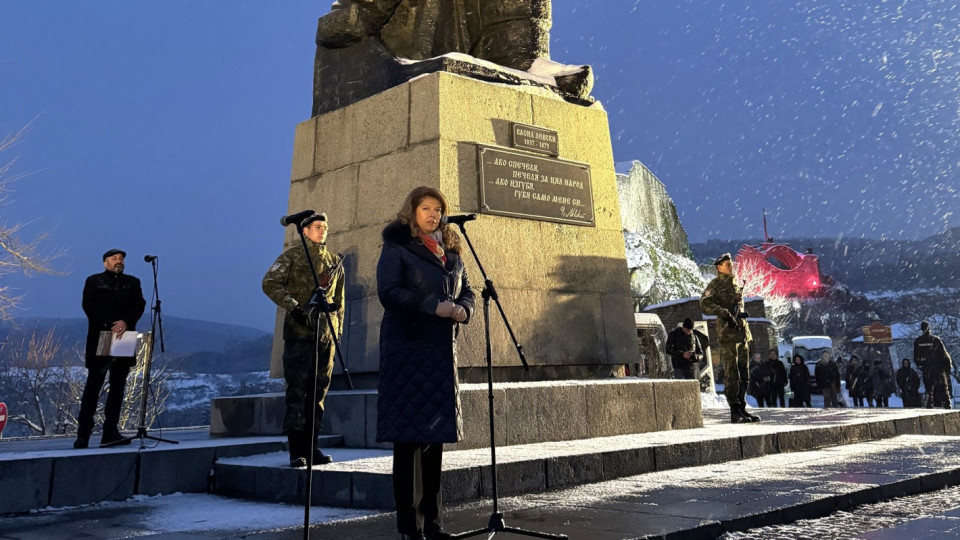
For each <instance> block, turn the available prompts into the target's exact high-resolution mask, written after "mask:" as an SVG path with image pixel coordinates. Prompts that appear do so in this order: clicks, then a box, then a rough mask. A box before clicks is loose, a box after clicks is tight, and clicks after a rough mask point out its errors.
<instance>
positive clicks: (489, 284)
mask: <svg viewBox="0 0 960 540" xmlns="http://www.w3.org/2000/svg"><path fill="white" fill-rule="evenodd" d="M456 223H457V225H458V226H459V227H460V232H461V233H463V238H464V240H466V241H467V246H468V247H469V248H470V253H472V254H473V260H474V261H476V262H477V267H478V268H479V269H480V274H481V275H482V276H483V291H482V292H481V293H480V294H481V296H482V297H483V327H484V333H483V334H484V336H483V337H484V339H485V341H486V353H487V397H488V400H489V402H490V406H489V413H490V464H491V470H492V473H493V512H492V513H491V514H490V520H489V521H488V523H487V526H486V527H485V528H483V529H477V530H473V531H467V532H462V533H458V534H455V535H453V537H454V538H458V539H459V538H470V537H473V536H480V535H484V534H485V535H487V539H488V540H489V539H491V538H493V537H494V535H496V534H497V533H498V532H508V533H512V534H517V535H521V536H531V537H534V538H548V539H558V540H563V539H566V538H567V535H565V534H550V533H542V532H537V531H528V530H525V529H519V528H517V527H508V526H507V524H506V522H504V520H503V512H501V511H500V508H499V502H500V501H499V499H500V497H499V494H498V491H497V443H496V435H495V434H496V430H495V429H494V428H495V425H494V417H493V352H492V350H491V346H490V299H493V301H494V303H495V304H497V310H498V311H499V312H500V318H501V319H503V323H504V324H505V325H506V327H507V332H508V333H509V334H510V339H511V340H512V341H513V346H514V348H516V349H517V355H518V356H519V357H520V362H521V363H522V364H523V368H524V369H525V370H529V369H530V366H529V365H528V364H527V359H526V358H525V357H524V355H523V347H522V346H521V345H520V343H519V342H518V341H517V336H516V335H514V333H513V328H511V327H510V321H508V320H507V315H506V313H504V312H503V306H502V305H501V304H500V297H499V295H497V290H496V289H495V288H494V286H493V280H491V279H490V278H488V277H487V273H486V272H485V271H484V269H483V264H481V263H480V258H479V257H478V256H477V250H475V249H474V248H473V243H472V242H470V236H469V235H467V229H466V227H465V226H464V222H463V221H458V222H456Z"/></svg>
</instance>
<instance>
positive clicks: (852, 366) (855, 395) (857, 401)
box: [843, 355, 864, 407]
mask: <svg viewBox="0 0 960 540" xmlns="http://www.w3.org/2000/svg"><path fill="white" fill-rule="evenodd" d="M861 370H862V368H861V366H860V359H859V358H858V357H857V355H853V356H851V357H850V362H849V363H848V364H847V369H846V371H845V372H844V374H843V380H844V381H845V382H846V383H847V394H849V395H850V399H852V400H853V406H854V407H863V398H864V395H863V384H862V383H861V381H860V375H861Z"/></svg>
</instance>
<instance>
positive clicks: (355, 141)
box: [272, 72, 637, 388]
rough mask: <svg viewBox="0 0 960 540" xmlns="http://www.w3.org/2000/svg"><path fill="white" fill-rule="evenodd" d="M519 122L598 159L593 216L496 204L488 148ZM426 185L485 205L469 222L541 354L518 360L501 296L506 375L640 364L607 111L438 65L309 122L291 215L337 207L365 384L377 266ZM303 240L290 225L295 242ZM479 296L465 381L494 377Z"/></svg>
mask: <svg viewBox="0 0 960 540" xmlns="http://www.w3.org/2000/svg"><path fill="white" fill-rule="evenodd" d="M514 122H517V123H522V124H527V125H533V126H538V127H542V128H546V129H549V130H553V131H555V132H556V133H557V138H558V150H559V159H561V160H565V161H569V162H579V163H582V164H585V165H586V166H588V168H589V171H590V177H591V183H592V206H593V207H592V208H591V209H589V210H591V211H592V212H591V214H592V216H593V223H592V226H584V225H575V224H568V223H557V222H550V221H540V220H536V219H523V218H518V217H506V216H502V215H491V214H488V213H484V210H485V209H484V208H482V207H481V199H480V180H479V176H478V170H479V168H478V148H479V146H478V145H483V146H485V147H498V148H505V149H509V147H510V146H511V133H512V131H511V130H512V123H514ZM540 157H541V158H549V156H540ZM551 159H552V158H551ZM421 185H429V186H434V187H437V188H439V189H440V190H441V191H442V192H443V193H444V194H445V195H446V197H447V199H448V202H449V204H450V206H451V212H452V213H479V214H480V216H479V218H478V219H477V220H476V221H475V222H472V223H470V224H468V225H467V226H468V227H469V229H468V230H469V234H470V238H471V240H472V241H473V244H474V246H475V247H476V248H477V250H478V252H479V254H480V257H481V260H482V263H483V265H484V268H485V269H486V270H487V272H488V274H489V276H490V278H491V279H492V280H493V281H494V282H495V284H496V288H497V291H498V292H499V294H500V299H501V302H502V304H503V307H504V310H505V312H506V314H507V316H508V317H509V319H510V323H511V325H512V327H513V329H514V332H515V334H516V335H517V337H518V339H519V340H520V343H521V344H522V345H523V349H524V351H525V353H526V357H527V360H528V362H529V363H530V365H531V369H530V370H529V371H524V370H522V369H520V368H519V366H520V361H519V359H518V357H517V354H516V351H515V350H514V347H513V344H512V342H511V341H510V339H509V335H508V333H507V331H506V329H505V327H504V325H503V323H502V321H501V320H500V317H499V314H498V313H497V311H496V309H495V307H494V308H493V309H492V313H491V333H492V342H493V363H494V366H495V368H496V370H497V380H499V381H504V380H513V381H519V380H559V379H571V378H580V379H582V378H591V377H608V376H611V375H614V374H619V373H622V366H623V365H625V364H630V363H633V362H635V359H636V356H637V344H636V330H635V328H634V323H633V301H632V298H631V295H630V287H629V283H628V271H627V266H626V261H625V250H624V242H623V236H622V232H621V223H620V211H619V201H618V198H617V187H616V176H615V172H614V164H613V152H612V150H611V144H610V131H609V126H608V123H607V116H606V112H605V111H604V110H603V109H602V108H600V107H599V106H593V107H584V106H582V105H574V104H571V103H567V102H565V101H564V100H562V99H561V98H559V97H557V96H556V95H554V94H553V93H551V92H548V91H545V90H543V89H538V88H534V87H524V86H507V85H500V84H493V83H488V82H483V81H478V80H474V79H470V78H466V77H462V76H458V75H453V74H450V73H445V72H437V73H431V74H429V75H424V76H422V77H421V78H418V79H415V80H412V81H410V82H407V83H404V84H402V85H400V86H397V87H394V88H391V89H389V90H386V91H384V92H381V93H379V94H377V95H374V96H372V97H369V98H367V99H363V100H361V101H358V102H356V103H353V104H351V105H349V106H346V107H343V108H340V109H337V110H334V111H332V112H329V113H325V114H322V115H319V116H317V117H314V118H312V119H310V120H308V121H306V122H303V123H301V124H299V125H298V126H297V128H296V140H295V146H294V157H293V167H292V175H291V182H290V203H289V207H288V212H289V213H293V212H298V211H300V210H304V209H308V208H310V209H315V210H317V211H323V212H326V213H327V215H328V216H329V219H330V236H329V240H328V245H329V247H330V249H332V250H334V251H336V252H339V253H343V254H344V255H345V256H346V263H345V267H346V269H347V281H346V283H347V305H346V317H347V320H346V324H345V328H344V336H343V347H344V352H345V355H346V359H347V363H348V367H349V369H350V372H351V374H352V375H353V376H354V380H355V382H356V383H358V386H360V387H366V388H373V387H375V384H376V373H377V370H378V364H379V359H378V357H379V354H378V334H379V325H380V320H381V317H382V314H383V308H382V306H381V305H380V302H379V300H378V299H377V291H376V265H377V260H378V258H379V255H380V249H381V246H382V245H383V240H382V239H381V230H382V229H383V227H384V226H385V225H386V224H387V223H388V222H389V221H391V220H392V219H393V218H394V217H395V216H396V213H397V211H398V210H399V208H400V205H401V203H402V202H403V199H404V197H405V196H406V195H407V193H408V192H409V191H410V190H411V189H413V188H414V187H416V186H421ZM545 187H546V186H545ZM538 189H539V186H538ZM296 241H297V238H296V237H295V231H294V230H293V228H289V229H288V230H287V236H286V238H285V243H284V247H289V246H291V245H293V244H294V242H296ZM465 249H466V246H465ZM464 260H465V262H466V264H467V272H468V275H469V277H470V279H471V280H472V283H473V286H474V287H475V288H476V289H477V292H478V293H479V290H480V288H482V286H483V283H482V278H481V275H480V272H479V270H478V269H477V266H476V264H475V263H474V261H473V258H472V256H471V255H470V254H469V253H465V254H464ZM477 301H478V303H477V308H478V309H477V313H476V314H475V316H474V317H473V319H472V321H471V322H470V324H468V325H467V326H466V327H465V328H464V329H463V331H462V332H461V334H460V339H459V342H458V351H459V359H460V367H461V378H462V380H464V381H465V382H480V381H482V380H484V377H485V375H484V370H483V367H484V366H485V357H484V343H483V335H484V332H483V317H482V313H481V310H480V307H481V306H480V295H479V294H477ZM281 321H282V318H281V317H279V316H278V318H277V328H278V331H277V333H276V337H275V341H274V352H273V362H272V368H273V369H272V371H273V373H274V374H275V375H278V374H279V368H280V362H279V360H280V353H281V351H282V345H283V344H282V340H281V339H280V332H279V328H280V324H281ZM336 372H339V366H338V367H337V368H336Z"/></svg>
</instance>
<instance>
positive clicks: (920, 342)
mask: <svg viewBox="0 0 960 540" xmlns="http://www.w3.org/2000/svg"><path fill="white" fill-rule="evenodd" d="M920 331H921V332H923V333H922V334H920V337H918V338H917V339H915V340H914V341H913V361H914V362H916V363H917V366H919V367H920V369H921V370H922V371H923V384H924V386H925V387H926V389H927V392H926V394H927V395H926V401H927V408H928V409H929V408H931V407H943V408H945V409H950V408H952V405H953V388H952V385H951V383H950V372H952V371H953V359H951V358H950V353H948V352H947V348H946V347H944V346H943V342H942V341H940V338H938V337H937V336H935V335H933V334H931V333H930V323H928V322H927V321H923V322H922V323H920Z"/></svg>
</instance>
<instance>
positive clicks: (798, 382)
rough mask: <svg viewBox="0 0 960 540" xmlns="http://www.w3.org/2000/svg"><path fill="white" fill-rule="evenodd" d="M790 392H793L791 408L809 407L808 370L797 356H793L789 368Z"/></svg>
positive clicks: (800, 357) (801, 358)
mask: <svg viewBox="0 0 960 540" xmlns="http://www.w3.org/2000/svg"><path fill="white" fill-rule="evenodd" d="M790 390H792V391H793V406H794V407H802V406H804V405H806V406H807V407H810V406H811V405H810V370H809V369H807V364H806V363H805V362H804V361H803V357H802V356H800V355H799V354H797V355H794V356H793V365H791V366H790Z"/></svg>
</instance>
